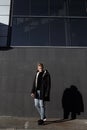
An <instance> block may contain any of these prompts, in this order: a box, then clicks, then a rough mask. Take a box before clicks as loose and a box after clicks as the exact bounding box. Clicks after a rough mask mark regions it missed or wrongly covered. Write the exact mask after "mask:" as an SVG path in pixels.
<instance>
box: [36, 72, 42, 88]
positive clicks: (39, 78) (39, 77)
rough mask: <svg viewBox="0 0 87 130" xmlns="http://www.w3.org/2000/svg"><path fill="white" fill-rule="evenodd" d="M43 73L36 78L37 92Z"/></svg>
mask: <svg viewBox="0 0 87 130" xmlns="http://www.w3.org/2000/svg"><path fill="white" fill-rule="evenodd" d="M42 76H43V72H40V73H39V75H38V78H37V90H40V88H41V84H42Z"/></svg>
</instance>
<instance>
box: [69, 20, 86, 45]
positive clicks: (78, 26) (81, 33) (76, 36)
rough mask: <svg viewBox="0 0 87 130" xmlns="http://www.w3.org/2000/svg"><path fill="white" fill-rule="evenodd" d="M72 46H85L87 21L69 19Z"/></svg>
mask: <svg viewBox="0 0 87 130" xmlns="http://www.w3.org/2000/svg"><path fill="white" fill-rule="evenodd" d="M71 40H72V46H87V19H71Z"/></svg>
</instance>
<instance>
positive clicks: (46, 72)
mask: <svg viewBox="0 0 87 130" xmlns="http://www.w3.org/2000/svg"><path fill="white" fill-rule="evenodd" d="M37 72H38V71H37ZM46 75H49V72H48V70H44V73H43V77H45V76H46Z"/></svg>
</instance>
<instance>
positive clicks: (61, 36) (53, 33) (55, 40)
mask: <svg viewBox="0 0 87 130" xmlns="http://www.w3.org/2000/svg"><path fill="white" fill-rule="evenodd" d="M50 42H51V43H50V44H51V45H52V46H65V45H66V43H65V25H64V19H57V18H56V19H51V20H50Z"/></svg>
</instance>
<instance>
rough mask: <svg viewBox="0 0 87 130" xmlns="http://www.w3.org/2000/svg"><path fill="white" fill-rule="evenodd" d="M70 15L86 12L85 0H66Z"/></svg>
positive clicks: (79, 14)
mask: <svg viewBox="0 0 87 130" xmlns="http://www.w3.org/2000/svg"><path fill="white" fill-rule="evenodd" d="M67 1H68V2H67V4H68V5H67V6H68V8H69V10H68V11H69V15H70V16H84V15H85V14H86V7H85V0H67Z"/></svg>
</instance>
